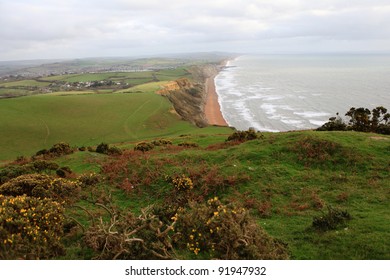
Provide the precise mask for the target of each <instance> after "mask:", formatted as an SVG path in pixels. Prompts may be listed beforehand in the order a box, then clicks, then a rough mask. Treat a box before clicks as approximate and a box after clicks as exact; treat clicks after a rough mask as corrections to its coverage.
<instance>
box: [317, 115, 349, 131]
mask: <svg viewBox="0 0 390 280" xmlns="http://www.w3.org/2000/svg"><path fill="white" fill-rule="evenodd" d="M336 115H337V116H336V117H332V118H329V121H328V122H326V123H325V124H323V125H322V126H321V127H319V128H317V130H318V131H344V130H347V125H346V124H345V123H344V121H343V120H342V119H341V117H340V116H339V113H337V114H336Z"/></svg>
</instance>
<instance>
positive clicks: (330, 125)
mask: <svg viewBox="0 0 390 280" xmlns="http://www.w3.org/2000/svg"><path fill="white" fill-rule="evenodd" d="M345 116H347V117H349V121H348V122H345V121H344V120H343V119H342V118H341V117H340V116H339V113H337V114H336V117H332V118H330V119H329V121H328V122H326V123H325V124H324V125H322V126H321V127H319V128H318V129H317V130H319V131H336V130H338V131H345V130H354V131H361V132H374V133H379V134H386V135H390V113H387V109H386V108H384V107H383V106H379V107H376V108H375V109H372V110H371V111H370V110H369V109H367V108H363V107H360V108H355V107H352V108H351V109H349V111H348V112H347V113H346V114H345Z"/></svg>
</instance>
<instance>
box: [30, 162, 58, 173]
mask: <svg viewBox="0 0 390 280" xmlns="http://www.w3.org/2000/svg"><path fill="white" fill-rule="evenodd" d="M32 166H33V167H34V169H35V170H36V171H37V172H43V171H46V172H47V171H54V170H57V169H58V168H59V166H58V164H57V163H55V162H50V161H46V160H36V161H34V162H33V163H32Z"/></svg>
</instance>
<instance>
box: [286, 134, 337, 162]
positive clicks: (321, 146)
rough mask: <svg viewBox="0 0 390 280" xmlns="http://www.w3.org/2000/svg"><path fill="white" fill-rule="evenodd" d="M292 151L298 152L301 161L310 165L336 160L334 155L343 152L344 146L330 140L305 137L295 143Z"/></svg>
mask: <svg viewBox="0 0 390 280" xmlns="http://www.w3.org/2000/svg"><path fill="white" fill-rule="evenodd" d="M292 151H293V152H295V153H296V154H297V157H298V160H299V161H301V162H303V163H304V164H305V165H310V164H319V163H324V162H326V161H329V160H335V158H334V157H333V156H334V155H335V154H337V153H339V154H340V153H342V146H341V145H339V144H337V143H335V142H332V141H328V140H322V139H317V138H314V137H305V138H303V139H302V140H300V141H297V142H296V143H295V145H294V146H293V147H292Z"/></svg>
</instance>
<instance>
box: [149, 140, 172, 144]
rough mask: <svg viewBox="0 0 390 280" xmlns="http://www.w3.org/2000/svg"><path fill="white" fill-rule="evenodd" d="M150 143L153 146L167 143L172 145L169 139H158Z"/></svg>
mask: <svg viewBox="0 0 390 280" xmlns="http://www.w3.org/2000/svg"><path fill="white" fill-rule="evenodd" d="M152 144H153V145H154V146H167V145H172V142H171V141H170V140H165V139H159V140H154V141H152Z"/></svg>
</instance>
